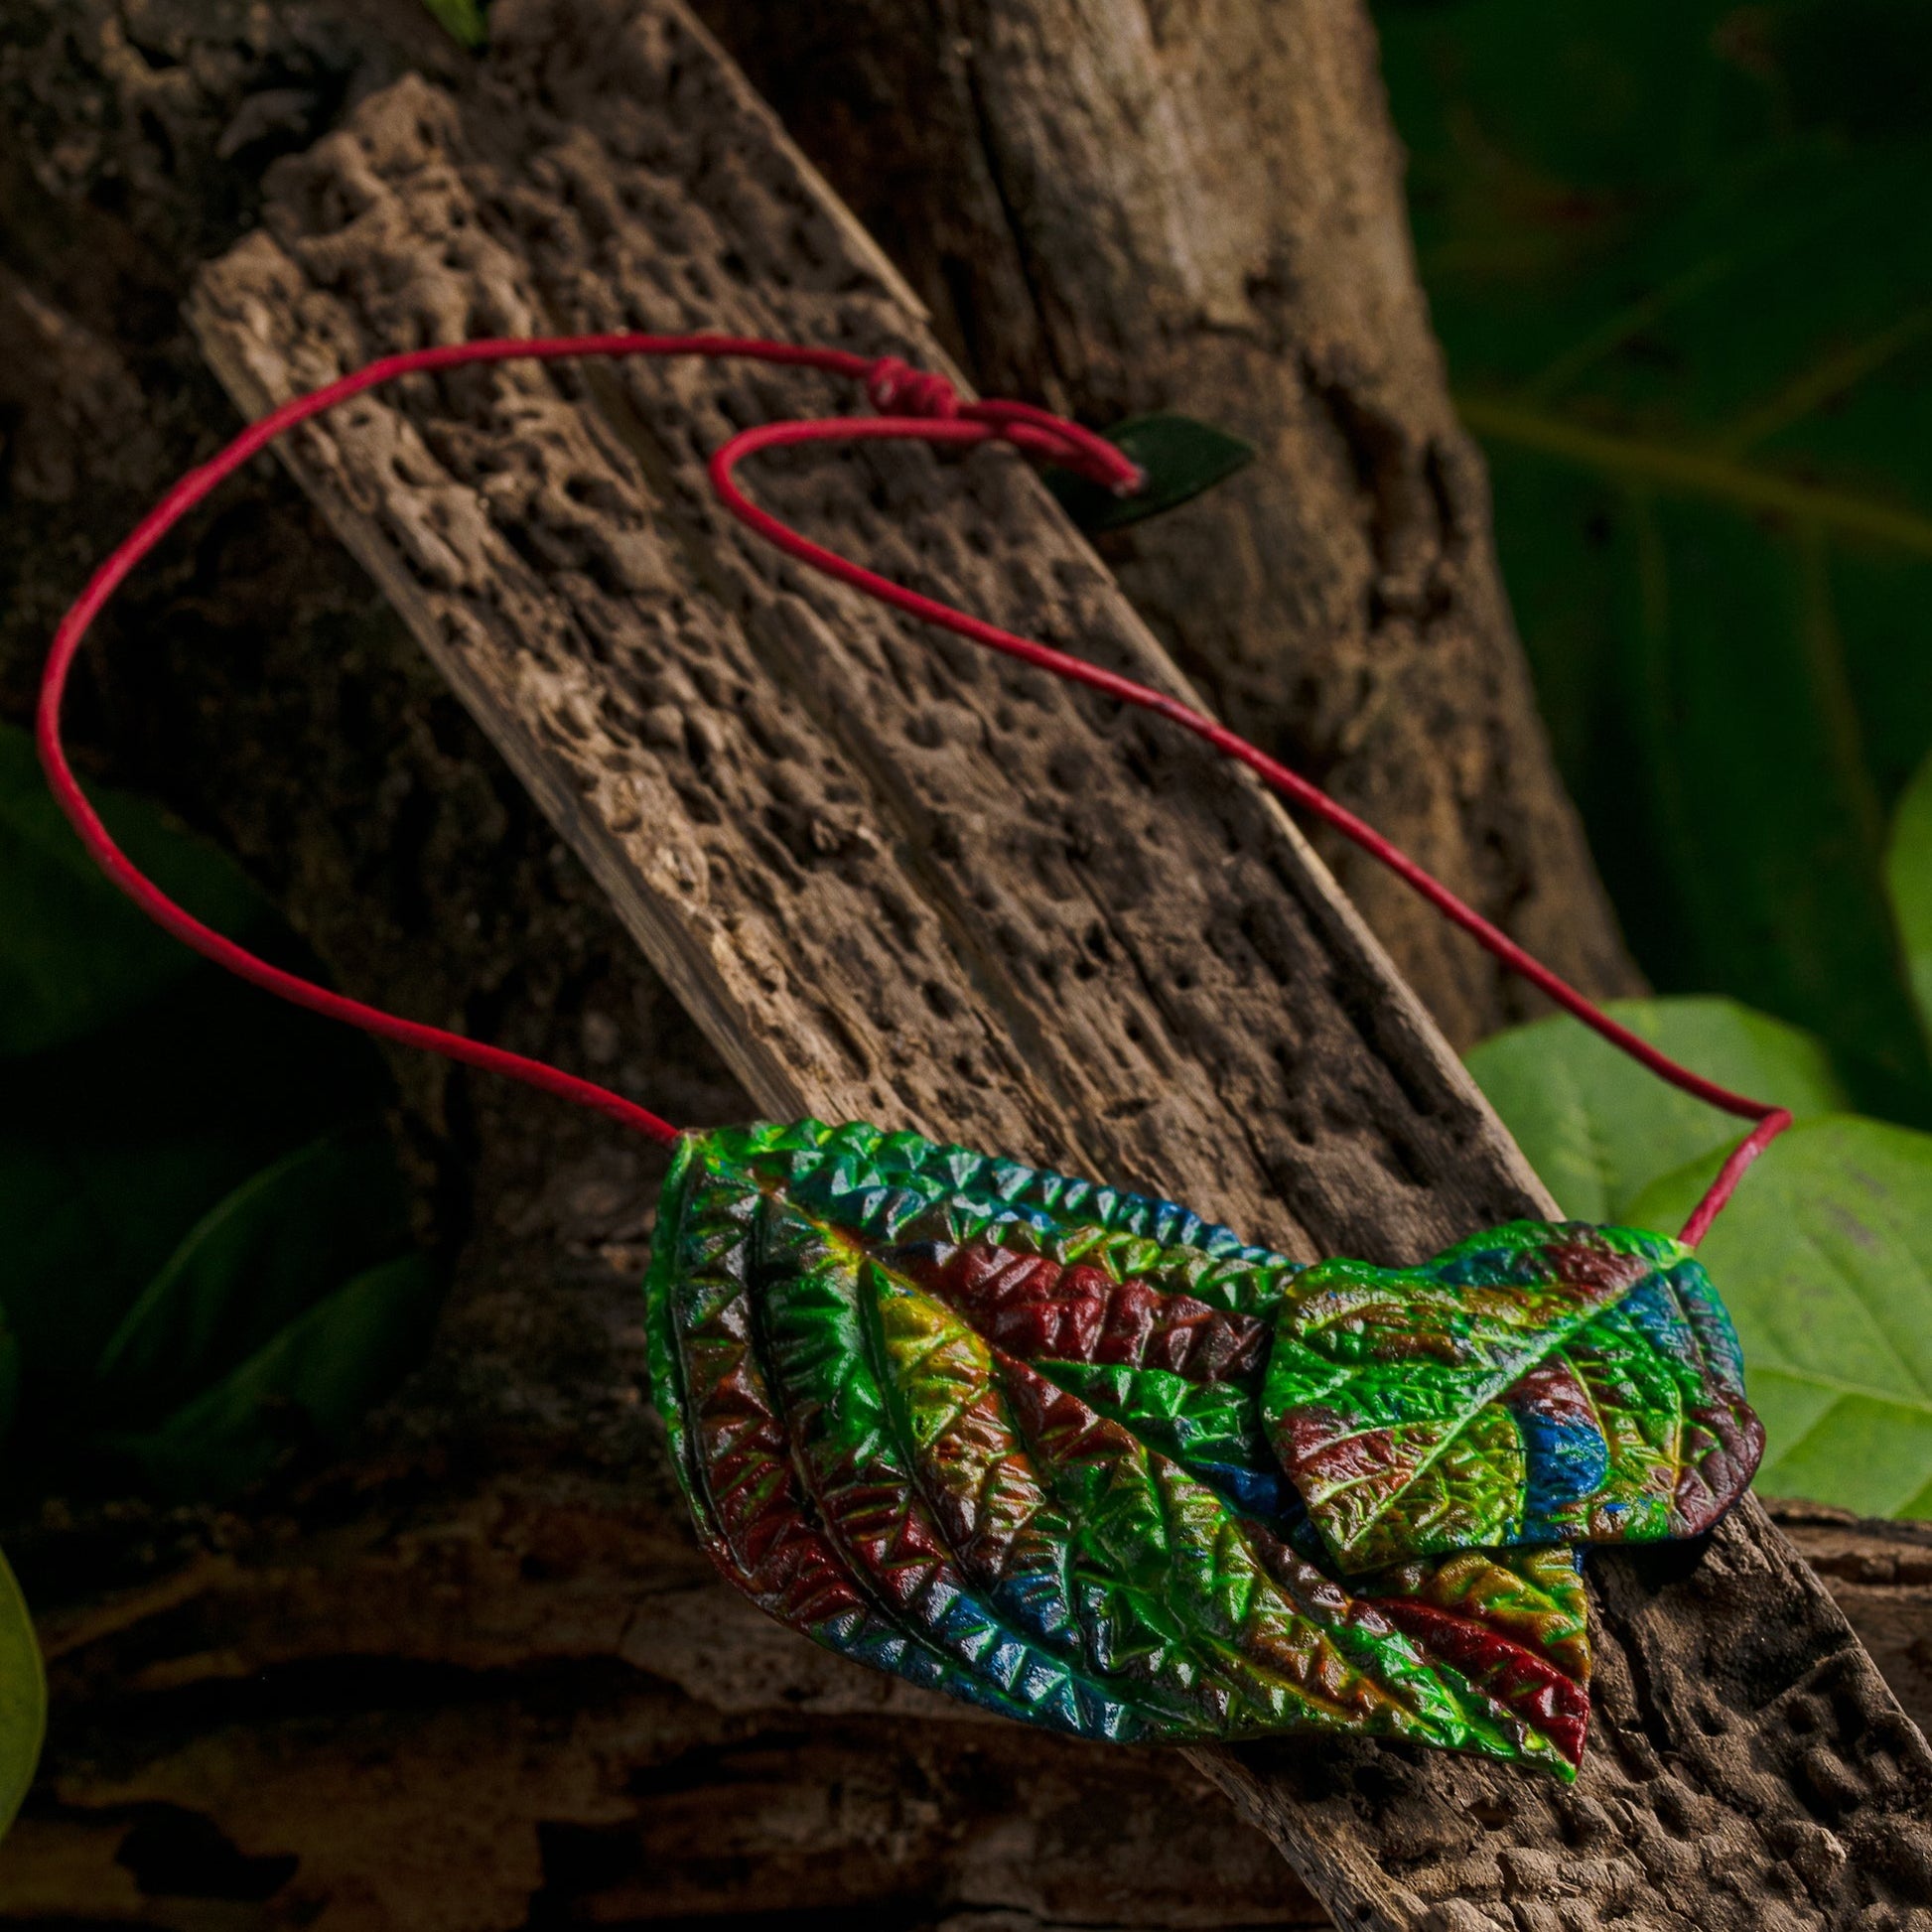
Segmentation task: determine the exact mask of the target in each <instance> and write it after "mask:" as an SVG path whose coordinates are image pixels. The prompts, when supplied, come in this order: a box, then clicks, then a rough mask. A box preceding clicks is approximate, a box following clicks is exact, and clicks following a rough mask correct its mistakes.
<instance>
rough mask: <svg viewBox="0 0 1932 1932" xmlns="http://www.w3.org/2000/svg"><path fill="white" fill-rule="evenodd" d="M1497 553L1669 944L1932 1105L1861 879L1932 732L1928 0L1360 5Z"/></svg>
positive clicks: (1545, 678)
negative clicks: (1373, 36)
mask: <svg viewBox="0 0 1932 1932" xmlns="http://www.w3.org/2000/svg"><path fill="white" fill-rule="evenodd" d="M1380 19H1381V25H1382V35H1383V45H1384V53H1385V64H1386V72H1387V76H1388V80H1389V86H1390V91H1391V97H1392V100H1393V103H1394V108H1395V114H1396V120H1397V123H1398V126H1399V127H1400V129H1401V132H1402V134H1403V137H1404V139H1405V141H1406V142H1407V144H1408V146H1409V148H1410V151H1411V154H1412V156H1413V164H1412V169H1411V186H1412V202H1413V208H1414V215H1415V225H1416V234H1417V242H1418V248H1419V254H1420V260H1421V264H1422V270H1423V276H1424V280H1425V283H1426V284H1427V287H1428V290H1429V295H1430V301H1431V310H1432V314H1433V317H1434V319H1435V322H1436V324H1437V326H1438V328H1439V330H1440V332H1441V335H1442V337H1443V340H1444V343H1445V346H1446V348H1447V350H1448V354H1449V367H1450V372H1451V379H1452V381H1453V383H1454V386H1455V388H1456V392H1457V396H1458V400H1459V402H1460V404H1461V407H1462V410H1463V414H1464V417H1465V420H1466V421H1467V422H1468V423H1469V424H1470V426H1471V427H1472V428H1473V429H1474V430H1475V431H1476V432H1477V433H1478V435H1479V436H1481V438H1482V439H1483V441H1484V444H1485V446H1486V449H1487V452H1488V455H1489V459H1490V464H1491V471H1492V476H1493V479H1494V485H1495V492H1496V523H1497V534H1498V543H1499V547H1500V550H1501V554H1502V561H1503V567H1504V574H1505V577H1506V579H1507V581H1508V585H1509V589H1510V593H1511V596H1512V599H1513V601H1514V603H1515V607H1516V611H1517V615H1518V618H1519V620H1520V622H1521V627H1522V630H1523V633H1524V637H1525V641H1526V644H1527V646H1528V648H1529V651H1530V654H1531V657H1532V660H1533V664H1534V668H1535V672H1536V677H1537V685H1538V690H1539V693H1540V697H1541V701H1542V705H1543V708H1544V711H1545V714H1546V716H1547V717H1548V719H1549V722H1550V726H1551V730H1552V734H1553V737H1554V740H1555V743H1556V746H1557V750H1558V755H1559V759H1560V761H1561V763H1562V766H1563V769H1564V772H1565V775H1566V777H1567V779H1568V780H1569V782H1570V785H1571V787H1572V790H1573V792H1574V793H1575V795H1576V797H1577V798H1578V801H1579V803H1580V805H1581V806H1582V808H1583V811H1584V814H1585V817H1586V820H1587V826H1588V830H1589V834H1590V839H1591V843H1592V846H1593V848H1594V850H1595V852H1596V854H1597V856H1598V859H1599V861H1600V863H1601V865H1602V867H1603V870H1604V874H1605V877H1606V879H1607V881H1608V883H1609V885H1610V889H1611V892H1612V894H1613V896H1614V897H1615V899H1616V902H1617V904H1618V906H1619V908H1620V909H1621V911H1622V913H1623V917H1624V920H1625V924H1626V926H1627V928H1628V930H1629V933H1630V936H1631V942H1632V944H1633V945H1634V947H1635V948H1636V951H1637V953H1638V956H1639V958H1640V960H1641V961H1642V963H1643V965H1644V966H1645V968H1646V970H1647V971H1648V973H1649V974H1650V976H1651V978H1652V979H1653V980H1654V981H1655V982H1656V983H1658V984H1659V985H1660V986H1663V987H1665V988H1667V989H1675V990H1689V989H1694V988H1709V987H1722V988H1724V989H1725V990H1726V991H1727V992H1730V993H1732V994H1734V995H1735V996H1736V997H1738V998H1739V999H1741V1000H1744V1001H1746V1002H1748V1003H1749V1004H1750V1005H1751V1006H1753V1007H1755V1008H1759V1009H1762V1010H1764V1011H1766V1012H1770V1013H1774V1014H1777V1015H1779V1016H1781V1017H1782V1018H1784V1019H1786V1020H1788V1021H1791V1022H1794V1023H1796V1024H1799V1025H1802V1026H1804V1027H1807V1028H1809V1029H1811V1030H1812V1031H1814V1032H1815V1033H1817V1034H1819V1035H1821V1036H1823V1037H1824V1038H1825V1039H1826V1040H1828V1041H1829V1042H1830V1044H1831V1046H1832V1049H1833V1053H1834V1057H1835V1059H1836V1061H1837V1063H1838V1065H1839V1067H1840V1069H1841V1073H1842V1076H1843V1077H1844V1079H1845V1080H1846V1081H1847V1082H1848V1084H1849V1085H1850V1087H1851V1088H1852V1091H1853V1093H1854V1095H1855V1097H1856V1098H1857V1099H1858V1101H1859V1103H1860V1104H1861V1105H1862V1106H1863V1107H1865V1108H1867V1109H1873V1110H1877V1111H1883V1112H1887V1113H1892V1114H1895V1115H1897V1116H1898V1117H1900V1118H1905V1119H1910V1120H1918V1121H1924V1120H1928V1119H1932V1073H1928V1067H1927V1058H1926V1051H1925V1046H1924V1042H1923V1040H1922V1039H1921V1037H1920V1035H1919V1033H1918V1031H1917V1029H1916V1028H1915V1027H1914V1026H1913V1024H1912V1012H1911V1003H1910V998H1909V995H1908V991H1907V987H1906V983H1905V978H1904V974H1903V972H1902V970H1901V967H1900V963H1899V960H1898V957H1897V949H1896V947H1895V945H1894V942H1893V934H1892V931H1891V928H1890V923H1889V920H1888V917H1887V913H1886V907H1885V901H1884V897H1883V892H1882V868H1883V848H1884V826H1885V817H1886V814H1887V813H1888V811H1889V810H1890V808H1891V806H1892V804H1893V801H1894V800H1895V799H1896V798H1897V797H1898V795H1899V794H1900V792H1901V790H1902V789H1903V787H1904V785H1905V783H1906V780H1907V778H1908V777H1909V775H1910V773H1911V772H1912V770H1913V768H1914V767H1915V766H1916V765H1917V763H1918V760H1919V759H1920V758H1921V757H1922V756H1923V754H1924V752H1925V750H1926V747H1927V745H1928V744H1932V649H1927V648H1926V645H1925V640H1924V635H1923V630H1924V617H1923V613H1924V611H1925V609H1926V608H1927V606H1928V604H1929V603H1932V434H1928V430H1932V227H1928V226H1927V225H1926V224H1925V223H1924V222H1922V221H1914V220H1912V219H1910V218H1909V211H1910V210H1912V209H1915V208H1917V207H1922V206H1923V205H1924V204H1925V202H1926V200H1927V199H1928V195H1932V79H1929V78H1928V77H1929V76H1932V10H1928V9H1926V8H1924V7H1923V6H1921V5H1918V4H1916V0H1779V3H1778V4H1773V5H1770V6H1766V7H1744V6H1739V5H1737V4H1735V0H1628V3H1627V4H1625V5H1623V6H1619V7H1596V8H1583V7H1553V6H1549V5H1547V4H1545V0H1437V3H1436V4H1430V5H1399V4H1393V0H1385V3H1384V4H1383V6H1382V7H1381V10H1380Z"/></svg>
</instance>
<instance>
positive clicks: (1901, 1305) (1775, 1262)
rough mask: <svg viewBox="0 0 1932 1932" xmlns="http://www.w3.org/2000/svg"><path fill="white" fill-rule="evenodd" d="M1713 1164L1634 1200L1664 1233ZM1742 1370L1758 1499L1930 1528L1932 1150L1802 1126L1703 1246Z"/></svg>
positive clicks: (1900, 1135) (1833, 1125) (1861, 1125)
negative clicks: (1758, 1465) (1760, 1431)
mask: <svg viewBox="0 0 1932 1932" xmlns="http://www.w3.org/2000/svg"><path fill="white" fill-rule="evenodd" d="M1714 1166H1715V1162H1709V1161H1708V1162H1703V1163H1700V1164H1698V1165H1697V1166H1695V1167H1693V1168H1690V1169H1687V1170H1685V1171H1684V1172H1683V1173H1678V1174H1675V1175H1672V1176H1671V1177H1670V1178H1668V1179H1666V1180H1664V1181H1660V1182H1659V1183H1658V1184H1657V1186H1656V1187H1654V1188H1653V1189H1652V1190H1651V1191H1650V1192H1649V1193H1648V1194H1646V1195H1645V1196H1644V1197H1643V1198H1642V1199H1641V1200H1639V1201H1638V1203H1637V1207H1636V1211H1637V1212H1639V1213H1641V1214H1643V1215H1645V1216H1646V1217H1661V1218H1664V1219H1666V1220H1667V1219H1668V1218H1669V1216H1671V1215H1672V1214H1674V1213H1677V1212H1678V1211H1679V1208H1680V1204H1685V1203H1688V1202H1690V1201H1693V1200H1695V1199H1696V1198H1697V1196H1698V1195H1699V1194H1700V1193H1701V1192H1702V1191H1703V1189H1704V1187H1705V1185H1706V1183H1707V1182H1708V1181H1709V1179H1710V1176H1711V1170H1712V1168H1713V1167H1714ZM1702 1252H1703V1253H1704V1255H1705V1256H1706V1257H1707V1258H1708V1259H1709V1261H1710V1265H1711V1267H1712V1269H1713V1271H1714V1272H1716V1273H1718V1274H1719V1275H1720V1277H1721V1278H1722V1280H1723V1281H1724V1282H1725V1290H1726V1297H1727V1300H1728V1301H1729V1304H1730V1308H1731V1312H1732V1314H1733V1315H1734V1316H1735V1319H1736V1322H1737V1332H1738V1334H1739V1335H1740V1336H1741V1337H1742V1339H1743V1343H1744V1348H1745V1351H1746V1354H1747V1356H1748V1358H1749V1361H1750V1365H1751V1396H1752V1399H1753V1401H1754V1402H1755V1403H1756V1404H1757V1407H1758V1409H1759V1410H1760V1412H1761V1413H1762V1415H1763V1418H1764V1429H1765V1434H1766V1438H1767V1442H1766V1449H1765V1455H1764V1469H1763V1473H1762V1475H1761V1477H1760V1482H1761V1485H1762V1487H1763V1488H1764V1489H1765V1490H1766V1491H1768V1492H1769V1493H1770V1494H1772V1495H1783V1496H1805V1497H1809V1498H1811V1499H1812V1500H1814V1501H1817V1502H1825V1503H1837V1504H1839V1505H1841V1506H1842V1507H1844V1508H1846V1509H1855V1510H1857V1511H1859V1512H1860V1513H1861V1514H1862V1515H1870V1516H1925V1515H1932V1318H1929V1317H1932V1291H1929V1290H1928V1287H1927V1284H1928V1283H1929V1282H1932V1135H1926V1134H1917V1133H1913V1132H1911V1131H1910V1130H1908V1129H1906V1128H1902V1127H1888V1126H1886V1125H1884V1124H1882V1123H1881V1122H1878V1121H1873V1120H1855V1119H1849V1118H1845V1117H1828V1118H1826V1119H1822V1120H1812V1121H1802V1122H1800V1123H1799V1124H1798V1126H1796V1127H1794V1128H1793V1129H1792V1130H1791V1131H1790V1132H1789V1133H1788V1134H1786V1135H1785V1136H1784V1137H1783V1138H1782V1139H1781V1140H1778V1141H1774V1142H1773V1143H1772V1144H1771V1146H1770V1148H1769V1149H1768V1150H1767V1151H1766V1152H1765V1155H1764V1157H1763V1159H1762V1160H1760V1161H1759V1162H1758V1164H1757V1165H1756V1167H1754V1168H1753V1169H1752V1170H1751V1173H1750V1176H1749V1178H1748V1180H1747V1181H1746V1182H1745V1184H1744V1185H1743V1186H1742V1187H1740V1188H1739V1189H1738V1190H1737V1193H1736V1196H1735V1198H1734V1199H1733V1200H1732V1201H1731V1203H1730V1205H1729V1206H1728V1207H1726V1208H1725V1211H1724V1213H1723V1214H1722V1215H1720V1216H1719V1217H1718V1221H1717V1224H1716V1225H1715V1226H1714V1227H1713V1228H1712V1230H1711V1232H1710V1234H1709V1235H1707V1236H1706V1237H1705V1241H1704V1247H1703V1250H1702Z"/></svg>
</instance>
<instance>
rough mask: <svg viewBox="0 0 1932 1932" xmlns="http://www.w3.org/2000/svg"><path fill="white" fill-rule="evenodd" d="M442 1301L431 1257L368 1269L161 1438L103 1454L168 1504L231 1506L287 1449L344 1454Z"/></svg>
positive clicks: (121, 1439) (412, 1360)
mask: <svg viewBox="0 0 1932 1932" xmlns="http://www.w3.org/2000/svg"><path fill="white" fill-rule="evenodd" d="M440 1293H441V1291H440V1285H439V1282H438V1278H437V1273H436V1270H435V1269H434V1267H433V1266H432V1265H431V1263H430V1261H429V1259H428V1258H427V1257H426V1256H424V1255H420V1254H407V1255H400V1256H398V1257H396V1258H395V1259H394V1260H392V1261H385V1262H383V1263H381V1264H379V1265H378V1266H376V1267H374V1268H369V1269H365V1270H364V1271H363V1272H362V1273H360V1274H358V1275H356V1276H355V1277H354V1278H353V1279H352V1280H351V1281H348V1282H345V1283H344V1284H343V1285H342V1286H341V1287H340V1288H338V1289H337V1290H336V1291H335V1292H334V1293H333V1294H330V1295H327V1296H325V1297H323V1299H322V1300H320V1301H318V1302H316V1303H315V1304H314V1305H313V1306H311V1307H310V1308H309V1309H308V1310H307V1311H305V1312H303V1313H302V1314H300V1315H298V1316H297V1317H296V1318H295V1319H294V1320H293V1321H291V1322H289V1323H288V1325H287V1326H286V1327H283V1328H282V1329H280V1330H279V1331H278V1332H277V1333H276V1334H275V1335H274V1336H273V1338H272V1339H271V1340H269V1341H268V1342H267V1343H266V1344H265V1345H264V1346H263V1347H261V1348H260V1349H258V1350H257V1351H256V1352H255V1353H254V1354H253V1355H251V1356H250V1357H249V1358H248V1359H247V1360H246V1361H245V1362H242V1363H241V1364H240V1365H239V1366H238V1367H237V1368H235V1369H234V1370H233V1372H232V1373H230V1374H229V1375H227V1376H225V1377H223V1378H222V1379H221V1380H220V1381H219V1382H217V1383H216V1384H215V1385H214V1386H213V1387H212V1388H210V1389H207V1391H206V1392H204V1393H203V1394H201V1395H199V1396H197V1397H196V1398H195V1399H194V1400H193V1401H192V1402H189V1403H186V1404H184V1405H183V1407H182V1408H181V1409H179V1410H178V1411H177V1412H176V1413H175V1414H174V1415H172V1416H170V1417H169V1418H168V1419H167V1421H166V1422H164V1423H163V1424H162V1425H161V1426H160V1428H158V1429H156V1430H153V1431H151V1432H149V1433H147V1434H144V1435H125V1436H123V1435H116V1436H113V1437H110V1438H107V1439H106V1442H107V1446H108V1447H109V1448H111V1449H114V1450H115V1451H117V1452H118V1453H120V1454H123V1455H126V1456H128V1457H129V1458H131V1459H132V1460H133V1461H134V1462H135V1463H136V1464H137V1466H139V1468H140V1469H141V1471H142V1472H143V1474H144V1475H145V1477H146V1478H147V1480H148V1481H149V1483H150V1484H151V1485H152V1486H153V1487H154V1488H156V1489H158V1490H159V1491H160V1492H161V1493H162V1494H163V1495H166V1496H172V1497H177V1498H180V1499H182V1500H184V1501H185V1500H189V1499H192V1498H207V1499H210V1500H215V1501H219V1500H221V1499H222V1498H225V1497H227V1496H230V1495H233V1494H234V1493H235V1492H236V1491H238V1490H241V1489H244V1488H246V1487H247V1486H248V1484H249V1483H251V1482H255V1481H258V1480H260V1478H261V1477H262V1476H264V1475H266V1474H267V1473H268V1471H269V1470H270V1468H272V1467H273V1465H274V1463H275V1462H276V1460H277V1459H278V1458H279V1457H280V1456H281V1455H282V1454H284V1453H285V1452H286V1451H287V1450H288V1449H293V1448H298V1447H301V1446H302V1445H304V1444H308V1443H316V1442H320V1443H322V1444H325V1445H329V1446H334V1445H336V1444H338V1443H340V1442H341V1441H342V1440H343V1439H344V1438H345V1436H346V1435H347V1433H348V1431H349V1430H350V1429H351V1428H352V1427H353V1425H354V1423H355V1422H356V1420H357V1419H358V1418H359V1417H360V1416H361V1415H362V1414H363V1413H364V1411H366V1410H367V1409H368V1408H370V1407H371V1406H372V1405H373V1404H374V1403H376V1402H378V1401H380V1400H381V1399H382V1398H383V1397H384V1396H385V1395H387V1394H388V1393H389V1392H390V1390H392V1389H393V1388H394V1387H395V1386H396V1384H397V1382H399V1381H400V1380H401V1379H402V1377H403V1376H404V1375H405V1374H407V1373H408V1371H409V1370H410V1369H411V1368H413V1367H414V1366H415V1364H416V1363H417V1361H418V1360H420V1358H421V1356H422V1352H423V1349H424V1348H425V1347H426V1346H427V1345H428V1341H429V1333H430V1328H431V1326H432V1324H433V1323H434V1321H435V1318H436V1310H437V1305H438V1302H439V1300H440Z"/></svg>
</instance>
